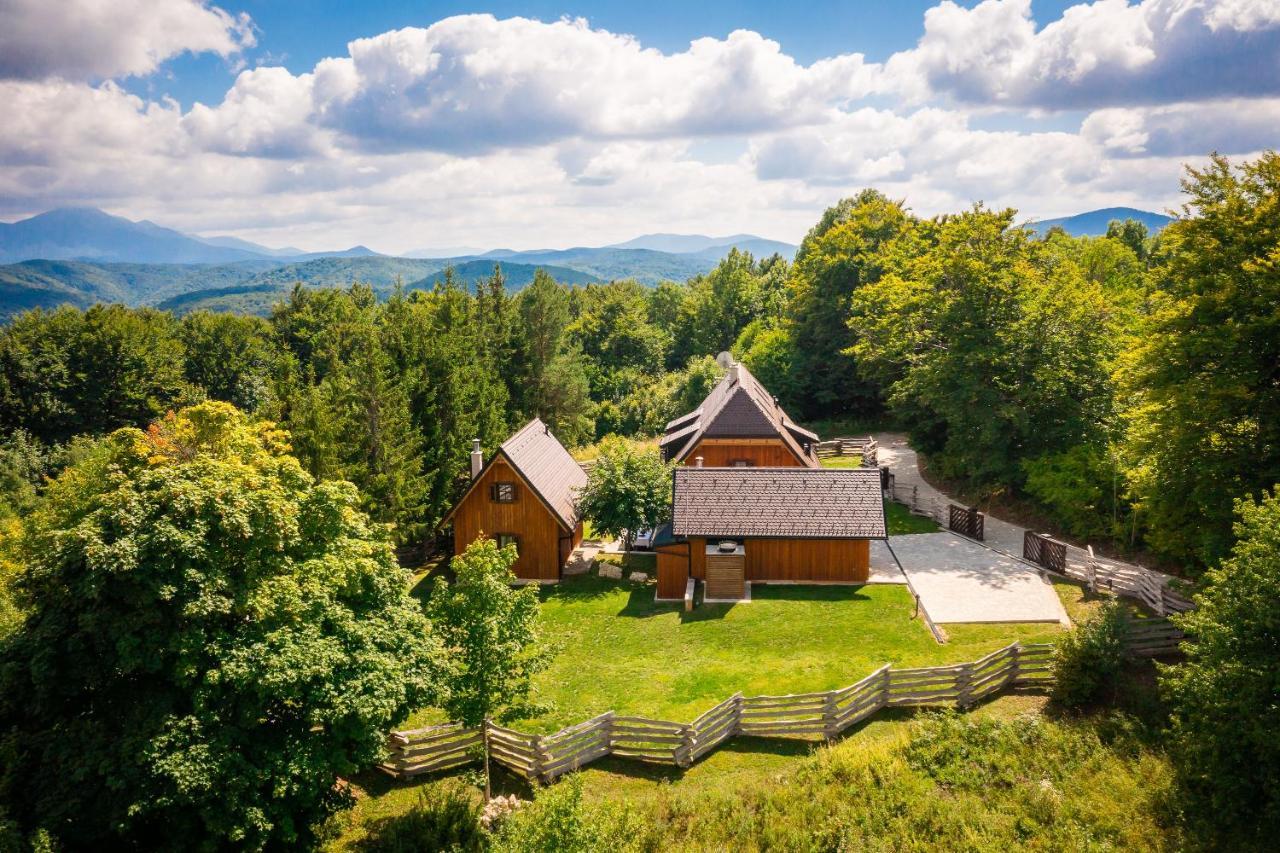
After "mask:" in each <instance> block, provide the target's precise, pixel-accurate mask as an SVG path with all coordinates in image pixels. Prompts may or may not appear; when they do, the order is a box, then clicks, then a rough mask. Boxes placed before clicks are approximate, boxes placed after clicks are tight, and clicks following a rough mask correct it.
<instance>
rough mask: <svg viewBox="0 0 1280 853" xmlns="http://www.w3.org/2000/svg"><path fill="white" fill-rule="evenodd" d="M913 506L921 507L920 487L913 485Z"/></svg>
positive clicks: (914, 507)
mask: <svg viewBox="0 0 1280 853" xmlns="http://www.w3.org/2000/svg"><path fill="white" fill-rule="evenodd" d="M911 508H912V509H920V487H919V486H912V487H911Z"/></svg>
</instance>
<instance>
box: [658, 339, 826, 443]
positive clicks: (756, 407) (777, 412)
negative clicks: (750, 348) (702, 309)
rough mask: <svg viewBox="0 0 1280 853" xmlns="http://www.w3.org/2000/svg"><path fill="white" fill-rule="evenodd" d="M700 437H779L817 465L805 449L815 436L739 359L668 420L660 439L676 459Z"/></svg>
mask: <svg viewBox="0 0 1280 853" xmlns="http://www.w3.org/2000/svg"><path fill="white" fill-rule="evenodd" d="M704 437H707V438H775V437H776V438H780V439H782V443H783V444H785V445H786V446H787V447H788V448H790V450H791V452H792V453H794V454H795V455H796V457H797V458H799V459H800V460H801V461H803V462H804V463H805V464H806V465H808V466H809V467H811V468H817V467H818V459H817V456H816V454H814V453H812V452H810V453H805V451H804V445H805V444H810V445H812V444H814V443H816V442H817V440H818V436H817V435H816V434H814V433H812V432H810V431H809V430H807V429H805V428H804V427H801V426H800V425H799V424H797V423H795V422H794V421H792V420H791V419H790V418H789V417H787V413H786V412H784V411H783V410H782V407H781V406H779V405H778V403H777V401H775V400H774V399H773V396H772V395H771V394H770V393H769V392H768V391H767V390H765V387H764V386H763V385H761V384H760V381H759V380H758V379H756V378H755V377H754V376H752V375H751V371H749V370H747V368H746V367H745V366H743V365H741V364H734V365H733V366H732V367H730V368H729V370H728V372H727V373H725V375H724V376H723V377H722V378H721V380H720V382H719V383H717V384H716V387H715V388H712V389H711V393H710V394H708V395H707V398H706V399H705V400H703V401H702V405H701V406H699V407H698V408H697V409H695V410H694V411H692V412H689V413H688V414H685V415H681V416H680V417H678V418H676V419H675V420H673V421H671V422H670V423H668V424H667V429H666V434H665V435H663V437H662V439H661V440H660V441H659V442H658V444H659V446H660V447H662V452H663V455H664V456H665V457H666V458H667V459H668V460H671V461H676V462H679V461H681V460H682V459H684V458H685V457H686V456H688V455H689V452H690V451H692V450H693V448H694V447H696V446H697V444H698V442H699V441H701V440H702V439H703V438H704Z"/></svg>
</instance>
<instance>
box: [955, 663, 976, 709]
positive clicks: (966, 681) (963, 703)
mask: <svg viewBox="0 0 1280 853" xmlns="http://www.w3.org/2000/svg"><path fill="white" fill-rule="evenodd" d="M972 682H973V664H972V663H968V662H966V663H963V664H961V665H960V672H959V673H958V674H957V675H956V687H957V692H958V694H959V695H957V696H956V707H957V708H960V709H962V710H963V709H965V708H968V707H969V702H970V698H971V696H972V694H973V683H972Z"/></svg>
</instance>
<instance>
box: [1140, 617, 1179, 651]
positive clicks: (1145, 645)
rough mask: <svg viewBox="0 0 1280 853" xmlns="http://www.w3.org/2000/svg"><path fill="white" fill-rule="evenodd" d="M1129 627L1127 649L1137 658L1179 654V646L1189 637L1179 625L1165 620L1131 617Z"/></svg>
mask: <svg viewBox="0 0 1280 853" xmlns="http://www.w3.org/2000/svg"><path fill="white" fill-rule="evenodd" d="M1127 627H1128V631H1129V636H1128V637H1127V638H1126V639H1125V648H1126V649H1127V650H1128V652H1129V655H1130V656H1131V657H1135V658H1153V657H1160V656H1161V655H1172V654H1177V653H1178V652H1179V644H1180V643H1181V642H1182V641H1183V639H1185V638H1186V636H1187V635H1186V634H1184V633H1183V632H1182V630H1181V629H1180V628H1178V626H1177V625H1174V624H1173V623H1172V622H1170V621H1169V620H1168V619H1164V618H1154V619H1135V618H1133V617H1130V618H1129V621H1128V626H1127Z"/></svg>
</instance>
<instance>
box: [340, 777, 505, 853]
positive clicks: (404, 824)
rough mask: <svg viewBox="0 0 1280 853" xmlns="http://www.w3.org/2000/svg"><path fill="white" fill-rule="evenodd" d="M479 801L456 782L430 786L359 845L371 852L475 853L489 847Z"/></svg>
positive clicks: (377, 827) (375, 828)
mask: <svg viewBox="0 0 1280 853" xmlns="http://www.w3.org/2000/svg"><path fill="white" fill-rule="evenodd" d="M480 812H481V806H480V802H479V800H478V799H477V798H476V796H475V794H473V793H472V792H471V791H470V790H468V789H467V788H466V787H464V786H463V785H461V784H460V783H457V782H452V783H442V784H438V785H431V786H430V787H428V788H427V789H426V790H425V791H423V792H422V793H421V794H420V795H418V802H417V804H416V805H414V807H413V808H411V809H410V810H409V811H407V812H405V813H404V814H402V815H399V816H397V817H394V818H389V819H387V820H384V821H382V822H380V823H378V824H377V825H376V826H375V827H374V828H373V831H372V832H371V833H370V835H369V837H368V838H367V839H365V841H364V842H363V843H362V844H361V845H360V847H361V849H362V850H366V851H370V853H436V851H440V853H473V851H480V850H484V849H485V847H486V843H485V841H486V838H485V832H484V830H483V829H481V827H480Z"/></svg>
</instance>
